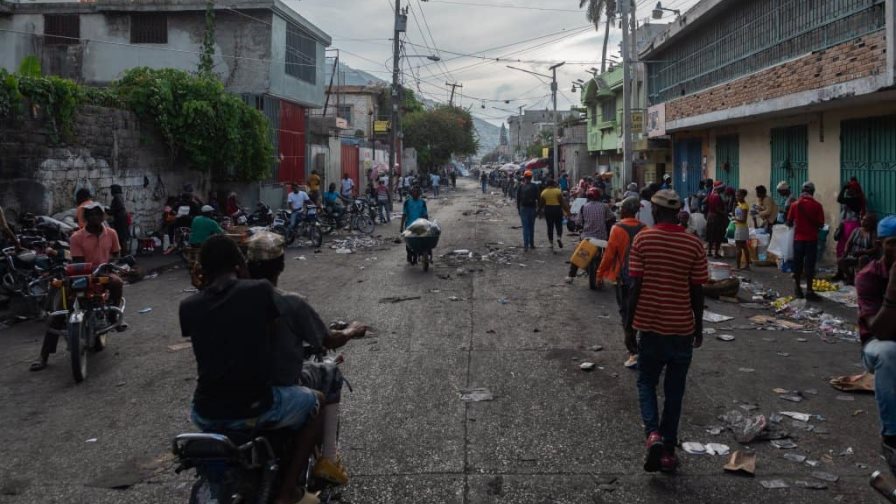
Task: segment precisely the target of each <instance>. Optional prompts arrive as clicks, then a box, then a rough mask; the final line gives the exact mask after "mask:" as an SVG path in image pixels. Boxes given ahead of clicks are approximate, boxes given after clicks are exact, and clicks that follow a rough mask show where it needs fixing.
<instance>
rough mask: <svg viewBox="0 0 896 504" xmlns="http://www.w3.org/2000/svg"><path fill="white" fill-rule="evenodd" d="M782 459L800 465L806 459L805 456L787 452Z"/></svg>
mask: <svg viewBox="0 0 896 504" xmlns="http://www.w3.org/2000/svg"><path fill="white" fill-rule="evenodd" d="M784 458H785V459H786V460H789V461H791V462H796V463H797V464H802V463H803V462H805V461H806V458H807V457H806V456H805V455H801V454H799V453H792V452H787V453H785V454H784Z"/></svg>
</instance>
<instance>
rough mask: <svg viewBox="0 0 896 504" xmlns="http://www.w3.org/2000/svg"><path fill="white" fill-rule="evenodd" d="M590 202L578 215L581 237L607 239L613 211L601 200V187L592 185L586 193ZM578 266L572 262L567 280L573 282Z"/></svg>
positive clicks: (584, 238) (577, 220)
mask: <svg viewBox="0 0 896 504" xmlns="http://www.w3.org/2000/svg"><path fill="white" fill-rule="evenodd" d="M585 196H586V197H587V198H588V202H587V203H585V204H584V205H582V208H580V209H579V213H578V215H577V216H576V223H577V224H578V225H579V226H581V228H582V234H581V238H582V239H583V240H587V239H589V238H593V239H595V240H606V239H607V223H608V222H610V221H611V220H612V219H613V212H611V211H610V207H609V206H607V204H606V203H604V202H602V201H601V200H600V198H601V196H600V189H598V188H597V187H591V188H589V189H588V191H587V192H586V193H585ZM578 270H579V269H578V267H576V265H575V264H572V263H570V265H569V274H568V275H567V277H566V279H565V281H566V283H571V282H572V281H573V279H574V278H575V277H576V274H577V273H578Z"/></svg>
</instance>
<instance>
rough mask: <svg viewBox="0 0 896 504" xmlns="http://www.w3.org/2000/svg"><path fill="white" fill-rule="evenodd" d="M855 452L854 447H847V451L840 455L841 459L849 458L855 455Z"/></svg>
mask: <svg viewBox="0 0 896 504" xmlns="http://www.w3.org/2000/svg"><path fill="white" fill-rule="evenodd" d="M854 454H855V451H854V450H853V449H852V446H849V447H847V448H846V449H845V450H843V451H841V452H840V453H838V455H840V456H841V457H848V456H850V455H854Z"/></svg>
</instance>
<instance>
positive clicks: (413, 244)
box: [404, 235, 439, 271]
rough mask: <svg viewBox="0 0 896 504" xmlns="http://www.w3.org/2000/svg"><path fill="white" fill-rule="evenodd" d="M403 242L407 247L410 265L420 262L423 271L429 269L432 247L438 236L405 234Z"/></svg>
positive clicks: (437, 241) (437, 240) (436, 243)
mask: <svg viewBox="0 0 896 504" xmlns="http://www.w3.org/2000/svg"><path fill="white" fill-rule="evenodd" d="M404 244H405V246H406V247H407V249H408V262H410V263H411V264H412V265H416V264H417V263H418V262H422V263H423V271H429V265H430V264H431V263H432V249H434V248H436V245H438V244H439V236H438V235H437V236H405V237H404Z"/></svg>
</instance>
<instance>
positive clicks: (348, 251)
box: [336, 248, 352, 254]
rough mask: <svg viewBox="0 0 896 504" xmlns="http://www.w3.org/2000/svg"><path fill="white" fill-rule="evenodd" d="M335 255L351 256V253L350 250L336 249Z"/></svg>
mask: <svg viewBox="0 0 896 504" xmlns="http://www.w3.org/2000/svg"><path fill="white" fill-rule="evenodd" d="M336 253H337V254H351V253H352V249H347V248H338V249H336Z"/></svg>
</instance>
